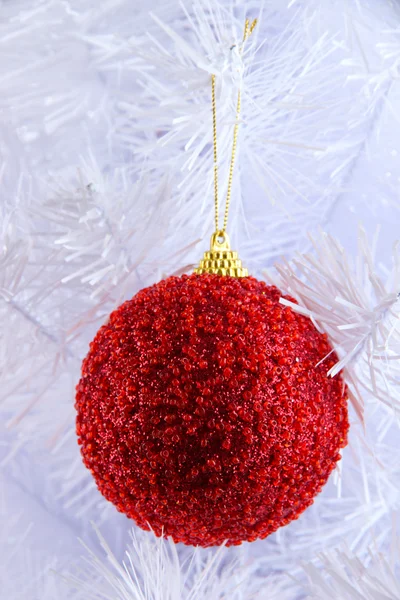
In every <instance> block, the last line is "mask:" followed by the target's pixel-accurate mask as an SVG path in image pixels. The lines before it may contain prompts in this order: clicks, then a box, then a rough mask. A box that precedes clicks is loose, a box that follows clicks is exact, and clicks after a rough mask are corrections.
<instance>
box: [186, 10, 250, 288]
mask: <svg viewBox="0 0 400 600" xmlns="http://www.w3.org/2000/svg"><path fill="white" fill-rule="evenodd" d="M256 25H257V19H254V21H252V23H250V21H249V19H246V22H245V25H244V33H243V41H242V44H241V46H240V48H239V53H240V54H241V53H242V52H243V48H244V44H245V42H246V40H247V38H248V37H249V36H250V35H251V34H252V33H253V30H254V27H255V26H256ZM211 101H212V120H213V149H214V207H215V232H214V233H213V235H212V236H211V244H210V251H209V252H205V253H204V256H203V259H202V260H201V261H200V264H199V266H198V267H197V269H195V271H194V272H195V273H196V274H197V275H203V274H204V273H210V274H214V275H223V276H227V275H228V276H230V277H247V276H248V274H249V273H248V271H247V269H246V268H245V267H243V265H242V262H241V260H240V259H239V257H238V255H237V252H233V251H232V250H231V247H230V241H229V236H228V234H227V233H226V226H227V223H228V213H229V205H230V202H231V195H232V182H233V169H234V166H235V158H236V147H237V138H238V131H239V117H240V108H241V103H242V96H241V90H240V87H239V91H238V96H237V104H236V117H235V126H234V128H233V141H232V154H231V162H230V166H229V177H228V189H227V194H226V202H225V211H224V221H223V228H222V229H219V215H218V213H219V202H218V145H217V103H216V98H215V75H211Z"/></svg>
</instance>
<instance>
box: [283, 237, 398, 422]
mask: <svg viewBox="0 0 400 600" xmlns="http://www.w3.org/2000/svg"><path fill="white" fill-rule="evenodd" d="M312 243H313V247H314V251H315V252H314V254H311V253H310V254H306V255H302V256H301V255H298V256H297V257H296V258H294V259H293V260H292V261H291V262H288V261H284V262H283V263H282V264H277V265H276V269H277V271H278V273H279V276H280V278H279V282H278V284H279V285H280V286H281V287H282V289H284V290H285V291H287V292H288V293H290V294H292V295H293V296H294V297H295V298H296V299H297V300H298V301H299V303H300V304H299V305H297V304H295V303H293V302H291V301H290V300H286V299H282V300H281V302H282V303H283V304H285V305H287V306H291V307H292V308H293V309H294V310H296V311H298V312H300V313H302V314H305V315H307V316H309V317H310V318H312V319H313V321H314V322H315V323H317V325H318V326H319V327H321V328H322V329H323V330H324V331H325V332H326V333H327V334H328V335H329V337H330V339H331V341H332V343H333V345H334V347H335V350H336V351H337V353H338V355H339V358H340V360H339V362H338V363H337V364H336V365H335V366H334V367H333V368H332V369H331V371H330V375H331V376H335V375H336V374H337V373H338V372H339V371H341V370H342V369H345V370H346V373H347V375H348V376H349V377H350V381H351V383H353V384H355V386H356V387H358V388H360V389H361V388H363V389H366V390H367V391H368V392H369V395H371V396H373V397H375V398H376V399H378V400H380V401H381V402H383V403H384V404H385V405H387V406H388V407H390V408H393V409H395V411H399V409H400V395H399V389H400V388H399V383H400V367H399V365H400V360H399V359H400V295H399V294H400V256H399V252H398V247H397V245H395V247H394V253H393V258H392V268H391V269H390V270H389V273H382V272H380V271H382V270H381V269H379V265H375V264H374V263H375V261H374V248H372V249H371V248H370V247H369V244H368V241H367V237H366V233H365V231H364V230H363V229H362V228H361V227H360V228H359V236H358V245H359V252H358V257H357V259H356V260H354V261H352V260H351V259H350V258H349V257H348V256H347V255H346V253H345V251H344V249H343V247H342V246H341V245H340V244H339V243H338V242H337V241H335V240H334V239H333V237H332V236H330V235H328V234H326V233H321V235H320V239H319V240H318V242H316V241H314V240H312ZM375 244H376V240H375V243H374V246H375ZM353 400H354V402H355V406H356V409H357V411H358V412H359V413H360V411H361V406H360V404H359V399H358V397H354V398H353Z"/></svg>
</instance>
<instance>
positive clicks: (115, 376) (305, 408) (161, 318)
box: [76, 274, 349, 546]
mask: <svg viewBox="0 0 400 600" xmlns="http://www.w3.org/2000/svg"><path fill="white" fill-rule="evenodd" d="M281 296H282V294H281V292H280V291H279V290H278V289H277V288H276V287H271V286H268V285H266V284H265V283H263V282H261V281H257V280H256V279H254V278H252V277H232V276H229V275H228V276H222V275H213V274H202V275H199V274H193V275H184V276H182V277H170V278H168V279H165V280H163V281H161V282H160V283H157V284H156V285H153V286H151V287H149V288H146V289H144V290H142V291H140V292H139V293H138V294H137V295H136V296H135V297H134V298H132V300H129V301H127V302H125V303H124V304H123V305H122V306H120V307H119V308H118V309H117V310H115V311H114V312H113V313H112V314H111V316H110V319H109V321H108V322H107V323H106V324H105V325H104V326H103V327H102V328H101V329H100V330H99V332H98V333H97V335H96V337H95V339H94V340H93V342H92V343H91V345H90V350H89V353H88V355H87V357H86V359H85V360H84V362H83V367H82V378H81V380H80V382H79V384H78V386H77V395H76V409H77V413H78V414H77V433H78V437H79V443H80V444H81V450H82V455H83V460H84V463H85V465H86V466H87V467H88V469H90V471H91V472H92V474H93V476H94V478H95V480H96V483H97V485H98V488H99V490H100V491H101V493H102V494H103V495H104V496H105V497H106V498H107V499H108V500H110V501H111V502H113V503H114V504H115V506H116V507H117V508H118V510H120V511H121V512H123V513H125V514H126V515H127V516H128V517H131V518H132V519H134V520H135V521H136V523H137V524H138V525H139V526H140V527H142V528H143V529H148V528H149V527H151V528H152V529H153V530H154V532H155V533H156V534H157V535H161V534H162V533H163V532H164V534H165V535H169V536H172V538H173V539H174V540H175V542H184V543H185V544H193V545H200V546H211V545H215V544H222V543H223V542H224V541H225V540H227V542H228V544H229V545H230V544H240V543H241V542H242V541H244V540H247V541H252V540H255V539H257V538H264V537H266V536H267V535H269V534H270V533H272V532H273V531H275V530H276V529H277V528H278V527H281V526H283V525H286V524H287V523H289V522H290V521H292V520H293V519H296V518H297V517H298V516H299V515H300V514H301V513H302V512H303V511H304V509H305V508H306V507H307V506H309V505H310V504H312V502H313V498H314V497H315V496H316V494H318V492H320V490H321V488H322V486H323V485H324V484H325V482H326V481H327V479H328V477H329V474H330V473H331V471H332V470H333V469H334V468H335V465H336V463H337V461H338V460H339V458H340V455H339V451H340V449H341V448H343V447H344V446H345V445H346V440H347V431H348V427H349V424H348V415H347V393H346V392H347V391H346V387H345V385H344V383H343V380H342V378H341V376H340V375H337V376H336V377H334V378H331V377H329V376H328V374H327V373H328V371H329V369H330V368H331V367H332V366H333V365H334V364H335V362H337V360H338V359H337V356H336V355H335V353H334V352H333V351H332V348H331V346H330V344H329V342H328V340H327V338H326V336H325V335H323V334H321V333H319V332H318V331H317V329H316V328H315V327H314V325H313V324H312V322H311V321H310V320H309V319H308V318H306V317H304V316H302V315H300V314H298V313H296V312H294V311H293V310H292V309H291V308H289V307H286V306H284V305H282V304H280V302H279V299H280V298H281Z"/></svg>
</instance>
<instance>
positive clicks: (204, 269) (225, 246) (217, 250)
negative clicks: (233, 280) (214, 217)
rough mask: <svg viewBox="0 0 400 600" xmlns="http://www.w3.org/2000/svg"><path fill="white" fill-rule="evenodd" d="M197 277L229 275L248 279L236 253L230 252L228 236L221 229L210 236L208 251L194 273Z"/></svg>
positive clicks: (247, 274) (246, 272)
mask: <svg viewBox="0 0 400 600" xmlns="http://www.w3.org/2000/svg"><path fill="white" fill-rule="evenodd" d="M194 272H195V273H196V274H197V275H203V274H204V273H210V274H212V275H225V276H226V275H229V276H230V277H248V276H249V273H248V270H247V269H246V268H245V267H243V265H242V261H241V260H240V259H239V258H238V254H237V252H234V251H233V250H231V246H230V240H229V236H228V234H227V233H226V231H223V230H222V229H221V230H219V231H216V232H215V233H213V234H212V236H211V243H210V250H209V251H207V252H204V256H203V259H202V260H201V261H200V264H199V266H198V267H197V269H195V271H194Z"/></svg>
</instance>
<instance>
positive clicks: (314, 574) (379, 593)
mask: <svg viewBox="0 0 400 600" xmlns="http://www.w3.org/2000/svg"><path fill="white" fill-rule="evenodd" d="M395 543H396V542H395ZM303 568H304V571H305V572H306V574H307V576H308V579H309V584H308V585H307V587H306V590H307V596H306V598H307V600H331V599H332V598H340V600H398V599H399V598H400V548H399V547H398V543H397V544H396V546H395V547H393V548H392V551H391V552H390V553H388V555H386V554H382V553H381V552H379V550H377V548H375V547H374V546H371V547H370V548H369V556H368V557H367V558H360V557H359V556H357V555H356V554H354V553H352V552H351V551H350V550H349V549H340V550H336V551H331V552H327V553H324V554H321V555H320V556H319V557H318V560H317V561H315V562H314V563H309V564H304V565H303Z"/></svg>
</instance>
